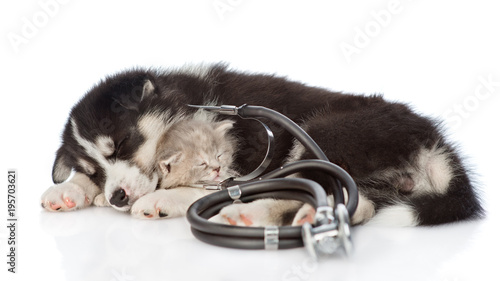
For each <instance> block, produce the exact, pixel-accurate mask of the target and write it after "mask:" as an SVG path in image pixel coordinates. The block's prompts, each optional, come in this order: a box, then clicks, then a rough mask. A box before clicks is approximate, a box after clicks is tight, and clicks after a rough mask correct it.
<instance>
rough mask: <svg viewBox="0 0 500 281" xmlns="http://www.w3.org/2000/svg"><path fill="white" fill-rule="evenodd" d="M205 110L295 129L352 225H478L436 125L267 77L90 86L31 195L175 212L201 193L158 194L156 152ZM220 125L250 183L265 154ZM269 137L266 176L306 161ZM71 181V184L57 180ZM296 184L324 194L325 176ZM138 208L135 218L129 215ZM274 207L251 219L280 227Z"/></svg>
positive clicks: (259, 133)
mask: <svg viewBox="0 0 500 281" xmlns="http://www.w3.org/2000/svg"><path fill="white" fill-rule="evenodd" d="M214 103H215V104H230V105H241V104H245V103H246V104H251V105H260V106H265V107H268V108H271V109H274V110H277V111H279V112H282V113H284V114H285V115H287V116H288V117H290V118H291V119H292V120H294V121H295V122H297V123H299V124H300V125H301V126H302V127H303V128H304V129H305V130H306V131H307V132H308V133H309V134H310V135H311V137H312V138H313V139H315V140H316V142H317V143H318V144H319V146H320V147H321V148H322V149H323V150H324V151H325V153H326V154H327V156H328V158H329V159H330V161H332V162H334V163H336V164H338V165H339V166H341V167H343V168H344V169H345V170H346V171H347V172H349V173H350V174H351V176H352V177H353V178H354V180H355V181H356V183H357V184H358V187H359V194H360V201H359V205H358V208H357V210H356V212H355V214H354V216H353V218H352V219H353V222H354V223H363V222H367V221H368V220H370V219H373V220H374V221H380V222H387V223H391V222H394V223H395V224H401V225H435V224H440V223H447V222H454V221H459V220H466V219H473V218H477V217H480V216H481V215H482V212H483V210H482V208H481V205H480V202H479V200H478V196H477V194H476V192H475V190H474V187H473V186H472V184H471V181H470V179H469V175H468V172H467V170H466V169H465V167H464V165H463V164H462V161H461V159H460V156H459V155H458V153H457V152H456V149H455V148H454V147H453V146H452V145H451V144H449V143H448V142H446V140H445V139H444V136H443V134H442V133H441V131H440V129H439V126H438V124H437V123H436V122H435V121H433V120H430V119H429V118H425V117H423V116H420V115H418V114H416V113H415V112H413V111H412V110H411V109H410V108H409V107H408V106H406V105H404V104H400V103H394V102H388V101H385V100H384V99H383V98H382V97H380V96H361V95H351V94H343V93H337V92H331V91H328V90H325V89H320V88H315V87H309V86H306V85H304V84H301V83H297V82H292V81H288V80H286V79H284V78H279V77H275V76H272V75H261V74H246V73H238V72H235V71H231V70H229V69H227V68H226V67H225V66H223V65H213V66H210V67H200V68H192V69H183V70H177V71H158V70H148V69H135V70H130V71H125V72H123V73H119V74H116V75H113V76H110V77H108V78H106V79H104V80H103V81H101V82H100V83H99V84H98V85H96V86H95V87H93V88H92V89H91V90H90V91H89V92H88V93H87V94H86V95H85V96H84V97H83V98H82V99H81V100H80V101H79V102H78V103H77V104H76V105H75V106H74V107H73V109H72V111H71V113H70V116H69V119H68V121H67V123H66V126H65V128H64V132H63V135H62V145H61V147H60V148H59V150H58V151H57V153H56V159H55V162H54V166H53V170H52V178H53V181H54V183H56V185H54V186H52V187H50V188H49V189H48V190H47V191H46V192H45V193H44V194H43V195H42V198H41V201H42V207H44V208H45V209H47V210H49V211H67V210H75V209H79V208H84V207H87V206H89V205H91V204H92V203H94V204H96V205H106V204H110V205H111V206H113V207H114V208H115V209H117V210H120V211H129V210H130V209H131V208H133V209H136V210H137V209H139V210H143V209H144V210H145V209H148V208H149V209H152V208H153V206H154V204H156V203H158V202H164V201H168V202H169V204H171V205H173V206H172V208H174V209H175V208H176V204H178V205H182V204H187V205H189V204H191V203H192V202H193V201H194V200H196V199H198V198H200V197H201V196H203V195H204V194H207V192H205V191H204V190H200V189H195V188H180V189H179V188H173V189H168V190H165V189H161V188H159V187H160V177H159V174H158V172H159V171H158V169H156V163H155V159H156V147H157V144H158V141H159V140H160V137H161V136H162V135H163V134H164V133H165V132H167V131H168V130H169V128H170V127H171V126H173V125H174V124H176V123H177V122H180V121H182V120H185V119H189V118H193V116H198V117H200V116H201V118H203V113H202V112H199V111H196V110H195V109H193V108H189V107H187V106H186V105H187V104H197V105H203V104H214ZM198 117H197V118H198ZM224 118H227V119H230V120H232V121H234V122H235V124H234V128H233V129H232V131H231V132H232V133H234V134H235V135H236V136H237V137H238V140H239V148H238V151H237V152H236V155H235V158H234V162H235V166H236V167H237V168H238V169H239V171H240V172H241V174H245V173H247V172H250V171H251V170H253V168H255V167H256V166H257V165H258V164H259V163H260V161H261V160H262V159H261V157H262V156H261V155H264V152H265V150H266V148H267V144H266V141H265V140H266V138H265V136H264V135H263V134H264V132H263V129H262V128H261V126H260V124H259V123H258V122H255V121H252V120H242V119H239V118H238V117H224ZM271 128H272V129H273V131H274V132H275V137H276V150H275V157H274V159H273V160H272V162H271V165H270V166H269V168H268V170H271V169H275V168H278V167H279V166H280V165H282V164H283V163H286V162H291V161H296V160H299V159H308V158H312V155H311V153H310V152H309V151H306V150H305V149H304V147H303V146H302V145H300V143H297V142H295V141H294V140H293V138H292V136H291V135H290V134H289V133H287V132H286V131H284V130H282V129H281V128H278V127H275V126H271ZM72 170H74V171H75V175H74V176H73V177H72V178H71V179H69V180H68V178H69V176H70V174H71V171H72ZM301 176H303V177H306V178H311V179H314V180H316V181H318V182H319V183H320V184H322V185H323V186H324V187H325V189H326V190H327V191H328V190H329V186H328V179H327V178H326V177H325V176H324V175H322V174H318V173H314V172H308V173H303V174H302V175H301ZM178 198H179V202H178V203H177V199H178ZM139 203H140V204H141V206H140V208H138V207H137V208H134V207H133V206H134V204H139ZM253 203H256V204H258V202H257V201H256V202H253ZM253 203H249V205H248V210H249V211H250V212H251V211H252V210H254V209H256V208H255V205H256V204H253ZM274 204H280V205H282V202H280V201H276V202H274V203H272V202H271V203H269V202H267V203H266V204H262V206H258V207H259V208H267V209H268V210H273V212H266V211H260V212H259V214H260V215H261V216H264V217H265V216H274V218H273V220H274V221H276V218H280V217H281V218H283V219H285V218H286V217H289V214H288V213H287V211H286V208H275V206H274ZM144 205H146V206H144ZM251 206H254V207H253V208H252V207H251ZM241 208H243V209H244V208H245V206H244V205H243V206H242V207H241ZM153 209H154V208H153ZM179 209H183V208H179ZM276 210H284V211H283V213H280V212H276ZM243 211H244V210H237V211H236V213H235V214H234V216H235V219H238V218H240V219H242V218H241V217H245V216H241V214H240V213H238V212H243ZM173 213H175V212H173ZM263 220H265V218H264V219H263Z"/></svg>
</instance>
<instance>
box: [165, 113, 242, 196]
mask: <svg viewBox="0 0 500 281" xmlns="http://www.w3.org/2000/svg"><path fill="white" fill-rule="evenodd" d="M233 124H234V122H233V121H230V120H225V121H206V120H203V121H202V120H194V119H190V120H182V121H179V122H178V123H176V124H174V125H173V126H172V127H171V128H170V129H169V130H168V131H167V132H166V133H165V134H164V135H163V136H162V137H161V138H160V141H159V142H158V145H157V149H156V152H157V158H156V163H157V169H158V171H159V175H160V177H161V181H160V187H161V188H164V189H167V188H172V187H176V186H189V185H192V184H195V183H198V182H202V181H221V180H224V179H226V178H229V177H233V176H236V174H237V173H236V172H235V171H234V170H233V169H232V167H231V166H232V164H233V154H234V152H235V149H236V146H237V142H236V138H234V137H233V136H231V135H230V134H229V133H228V132H229V130H230V129H231V128H232V127H233Z"/></svg>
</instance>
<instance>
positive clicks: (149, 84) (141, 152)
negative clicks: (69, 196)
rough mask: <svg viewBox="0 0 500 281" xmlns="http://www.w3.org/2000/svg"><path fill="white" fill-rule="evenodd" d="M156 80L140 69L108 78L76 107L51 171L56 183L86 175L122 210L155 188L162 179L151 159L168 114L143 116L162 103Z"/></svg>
mask: <svg viewBox="0 0 500 281" xmlns="http://www.w3.org/2000/svg"><path fill="white" fill-rule="evenodd" d="M154 77H155V76H154V75H153V74H152V73H150V72H148V71H140V70H135V71H129V72H125V73H122V74H119V75H116V76H113V77H109V78H107V79H106V80H104V81H102V82H101V83H100V84H99V85H97V86H95V87H94V88H93V89H91V90H90V91H89V92H88V93H87V94H86V95H85V96H84V97H83V98H82V99H81V100H80V101H79V102H78V103H77V104H76V105H75V106H74V107H73V109H72V111H71V114H70V117H69V119H68V122H67V123H66V127H65V129H64V132H63V137H62V145H61V147H60V148H59V150H58V151H57V154H56V159H55V162H54V166H53V169H52V179H53V181H54V182H55V183H61V182H63V181H65V180H67V179H68V177H69V176H70V174H71V171H72V170H74V171H76V172H79V173H83V174H85V175H87V176H88V177H89V178H90V179H91V180H92V181H93V182H94V183H95V184H96V185H97V186H98V187H100V188H101V189H103V192H104V194H105V197H106V199H107V200H108V202H109V203H110V204H111V205H112V206H113V207H114V208H116V209H118V210H121V211H127V210H129V209H130V206H131V205H132V204H133V203H134V202H135V200H137V199H138V198H139V197H141V196H143V195H144V194H147V193H150V192H153V191H154V190H155V188H156V186H157V184H158V176H157V175H156V172H155V171H154V161H153V162H152V163H151V162H150V161H149V158H151V159H154V153H155V147H156V141H157V140H156V139H155V135H157V134H160V135H161V130H162V129H163V127H164V126H165V125H164V124H165V120H164V119H165V117H163V116H164V115H165V114H166V113H165V112H164V113H165V114H162V115H159V114H154V113H146V114H144V107H145V106H146V105H145V104H151V103H154V101H155V99H158V95H157V93H156V90H155V86H154V85H155V84H154ZM167 113H168V112H167ZM148 157H149V158H148Z"/></svg>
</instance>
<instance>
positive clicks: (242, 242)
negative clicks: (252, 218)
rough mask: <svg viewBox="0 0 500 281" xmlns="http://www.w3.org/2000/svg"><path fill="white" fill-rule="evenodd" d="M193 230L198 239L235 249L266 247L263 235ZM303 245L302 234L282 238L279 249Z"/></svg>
mask: <svg viewBox="0 0 500 281" xmlns="http://www.w3.org/2000/svg"><path fill="white" fill-rule="evenodd" d="M191 232H192V233H193V235H194V236H195V237H196V238H197V239H199V240H201V241H203V242H205V243H208V244H212V245H215V246H220V247H225V248H233V249H247V250H263V249H265V247H266V246H265V242H264V238H263V237H260V238H241V237H232V236H225V235H213V234H209V233H205V232H201V231H199V230H197V229H195V228H193V227H191ZM303 246H304V242H303V241H302V238H301V236H300V235H299V236H298V237H297V238H292V239H281V238H280V240H279V243H278V249H291V248H298V247H303Z"/></svg>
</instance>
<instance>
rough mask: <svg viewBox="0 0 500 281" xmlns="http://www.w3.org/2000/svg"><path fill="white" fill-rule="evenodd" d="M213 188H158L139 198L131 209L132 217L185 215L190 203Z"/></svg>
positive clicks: (210, 191) (156, 217)
mask: <svg viewBox="0 0 500 281" xmlns="http://www.w3.org/2000/svg"><path fill="white" fill-rule="evenodd" d="M212 192H214V191H213V190H205V189H198V188H192V187H176V188H172V189H159V190H156V191H155V192H153V193H149V194H146V195H144V196H143V197H141V198H139V199H138V200H137V201H136V202H135V203H134V205H133V206H132V209H131V211H130V212H131V214H132V216H133V217H136V218H140V219H161V218H173V217H179V216H185V215H186V212H187V209H188V208H189V206H191V204H193V203H194V202H195V201H196V200H198V199H200V198H201V197H203V196H205V195H208V194H210V193H212Z"/></svg>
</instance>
